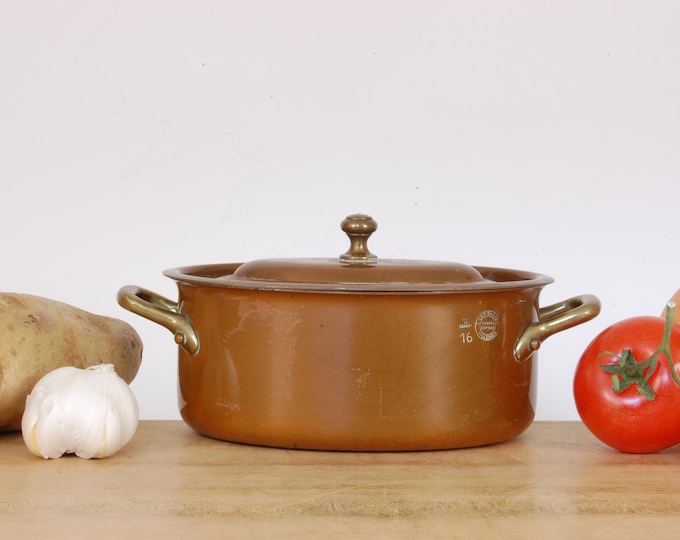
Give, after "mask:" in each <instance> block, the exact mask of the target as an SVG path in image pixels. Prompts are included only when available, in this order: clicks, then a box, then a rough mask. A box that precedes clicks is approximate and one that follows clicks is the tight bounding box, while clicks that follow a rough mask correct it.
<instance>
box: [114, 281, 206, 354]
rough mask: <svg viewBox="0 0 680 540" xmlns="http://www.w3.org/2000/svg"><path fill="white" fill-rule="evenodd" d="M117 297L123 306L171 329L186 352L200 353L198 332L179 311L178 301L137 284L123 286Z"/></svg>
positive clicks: (176, 340) (176, 341)
mask: <svg viewBox="0 0 680 540" xmlns="http://www.w3.org/2000/svg"><path fill="white" fill-rule="evenodd" d="M117 299H118V303H119V304H120V305H121V307H124V308H125V309H127V310H128V311H132V313H136V314H137V315H141V316H142V317H144V318H146V319H149V320H150V321H153V322H155V323H157V324H160V325H161V326H163V327H165V328H167V329H168V330H170V331H171V332H172V333H173V334H174V335H175V343H177V344H178V345H181V346H182V348H183V349H184V350H185V351H186V352H188V353H189V354H191V355H196V354H198V349H199V347H200V342H199V341H198V334H197V333H196V330H194V327H193V326H192V324H191V321H190V320H189V318H188V317H187V316H186V315H184V314H183V313H180V312H179V304H177V302H174V301H172V300H170V299H168V298H165V297H164V296H161V295H160V294H157V293H155V292H153V291H150V290H148V289H144V288H142V287H137V286H136V285H126V286H124V287H121V289H120V290H119V291H118V296H117Z"/></svg>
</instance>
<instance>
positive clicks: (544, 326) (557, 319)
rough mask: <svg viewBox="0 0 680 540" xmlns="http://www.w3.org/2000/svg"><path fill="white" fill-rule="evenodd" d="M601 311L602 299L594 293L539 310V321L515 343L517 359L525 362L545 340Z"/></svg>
mask: <svg viewBox="0 0 680 540" xmlns="http://www.w3.org/2000/svg"><path fill="white" fill-rule="evenodd" d="M598 313H600V301H599V300H598V299H597V297H595V296H593V295H592V294H583V295H581V296H574V297H573V298H569V299H567V300H565V301H563V302H558V303H557V304H552V305H550V306H546V307H543V308H539V310H538V322H535V323H532V324H530V325H529V326H527V327H526V328H525V329H524V331H523V332H522V334H521V335H520V336H519V338H518V339H517V343H515V351H514V352H515V360H517V361H518V362H524V361H526V360H528V359H529V357H530V356H531V355H532V354H533V353H534V351H536V350H538V348H539V347H540V346H541V343H543V341H544V340H546V339H547V338H549V337H550V336H552V335H553V334H556V333H557V332H561V331H562V330H566V329H567V328H571V327H573V326H577V325H579V324H581V323H584V322H587V321H589V320H591V319H593V318H595V317H596V316H597V314H598Z"/></svg>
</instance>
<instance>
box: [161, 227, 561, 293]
mask: <svg viewBox="0 0 680 540" xmlns="http://www.w3.org/2000/svg"><path fill="white" fill-rule="evenodd" d="M341 228H342V230H343V231H344V232H345V233H346V234H347V236H348V237H349V241H350V246H349V249H348V250H347V251H346V252H345V253H343V254H341V255H340V256H339V257H338V258H307V259H258V260H254V261H251V262H247V263H242V264H241V263H238V264H223V265H204V266H192V267H186V268H178V269H173V270H166V271H165V275H166V276H168V277H171V278H173V279H176V280H178V281H182V282H191V283H201V284H208V285H213V286H223V287H235V288H245V289H269V290H279V289H280V290H314V291H328V292H354V291H356V292H361V291H365V292H439V291H441V292H444V291H464V290H487V289H496V288H511V287H526V286H529V285H545V284H547V283H550V282H551V281H552V278H550V277H548V276H544V275H541V274H534V273H530V272H522V271H514V270H506V269H498V268H486V267H473V266H468V265H465V264H461V263H457V262H444V261H422V260H406V259H380V258H378V257H377V256H376V255H374V254H373V253H371V251H370V250H369V249H368V239H369V237H370V236H371V235H372V234H373V233H374V232H375V231H376V230H377V228H378V224H377V223H376V221H375V220H374V219H373V218H371V217H370V216H367V215H364V214H352V215H350V216H348V217H347V218H345V219H344V220H343V221H342V223H341Z"/></svg>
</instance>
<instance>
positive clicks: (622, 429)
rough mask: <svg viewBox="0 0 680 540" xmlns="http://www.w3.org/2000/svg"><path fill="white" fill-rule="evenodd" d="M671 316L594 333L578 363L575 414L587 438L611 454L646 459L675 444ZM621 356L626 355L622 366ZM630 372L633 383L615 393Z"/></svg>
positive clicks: (678, 424) (679, 431) (678, 395)
mask: <svg viewBox="0 0 680 540" xmlns="http://www.w3.org/2000/svg"><path fill="white" fill-rule="evenodd" d="M672 315H673V310H671V317H668V322H667V321H665V320H664V319H662V318H661V317H633V318H631V319H627V320H625V321H621V322H618V323H616V324H614V325H612V326H610V327H609V328H607V329H606V330H604V331H603V332H602V333H600V334H599V335H598V336H597V337H596V338H595V339H594V340H593V341H592V342H591V343H590V345H588V347H587V348H586V350H585V352H584V353H583V355H582V356H581V359H580V360H579V363H578V365H577V367H576V374H575V377H574V400H575V402H576V408H577V410H578V413H579V415H580V417H581V420H583V423H584V424H585V425H586V427H587V428H588V429H589V430H590V431H591V432H592V433H593V435H595V436H596V437H597V438H598V439H600V440H601V441H602V442H603V443H605V444H607V445H609V446H611V447H612V448H615V449H617V450H620V451H622V452H630V453H650V452H657V451H659V450H663V449H664V448H669V447H671V446H674V445H676V444H678V443H680V382H679V381H680V378H679V377H680V325H673V324H672ZM626 350H628V351H630V353H632V357H628V363H627V364H626V361H625V358H626V356H627V355H628V353H627V352H625V351H626ZM666 351H669V352H670V355H671V356H672V359H669V358H668V356H667V354H666ZM633 357H634V358H633ZM654 358H656V361H654ZM670 362H672V363H673V369H674V371H675V374H673V373H672V372H671V367H670ZM624 364H626V365H625V366H624ZM608 371H609V372H608ZM612 371H613V373H611V372H612ZM635 371H640V373H639V374H638V375H639V379H638V381H637V382H632V383H631V384H630V386H628V387H627V388H620V389H619V390H620V391H616V390H615V388H614V387H615V386H616V385H617V384H621V385H622V386H623V387H625V386H626V385H627V384H628V382H626V378H625V376H626V375H631V374H635ZM673 375H675V377H676V379H674V377H673ZM622 377H623V378H622ZM646 384H648V388H647V394H648V395H647V397H645V396H644V395H643V394H644V393H645V388H644V387H645V386H646ZM641 392H642V393H641ZM650 398H651V399H650Z"/></svg>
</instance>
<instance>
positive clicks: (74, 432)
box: [21, 364, 139, 459]
mask: <svg viewBox="0 0 680 540" xmlns="http://www.w3.org/2000/svg"><path fill="white" fill-rule="evenodd" d="M138 424H139V407H138V405H137V399H136V398H135V395H134V393H133V392H132V389H131V388H130V387H129V386H128V384H127V383H126V382H125V381H124V380H123V379H121V378H120V377H119V376H118V374H117V373H116V372H115V370H114V366H113V364H100V365H96V366H91V367H88V368H85V369H81V368H76V367H71V366H66V367H61V368H57V369H55V370H54V371H51V372H49V373H48V374H47V375H45V376H44V377H43V378H42V379H40V380H39V381H38V382H37V384H36V385H35V387H34V388H33V390H32V391H31V393H30V394H29V396H28V397H27V398H26V408H25V410H24V415H23V417H22V419H21V433H22V435H23V438H24V442H25V443H26V446H27V447H28V449H29V450H30V451H31V452H32V453H33V454H35V455H36V456H39V457H42V458H45V459H56V458H59V457H61V456H62V455H64V454H76V455H77V456H78V457H81V458H85V459H90V458H103V457H107V456H111V455H113V454H115V453H116V452H118V450H120V449H121V448H123V447H124V446H125V445H126V444H127V443H128V442H130V439H132V437H133V435H134V434H135V431H137V425H138Z"/></svg>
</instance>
